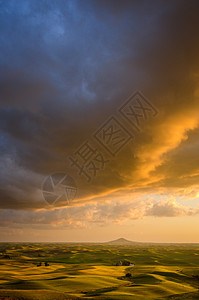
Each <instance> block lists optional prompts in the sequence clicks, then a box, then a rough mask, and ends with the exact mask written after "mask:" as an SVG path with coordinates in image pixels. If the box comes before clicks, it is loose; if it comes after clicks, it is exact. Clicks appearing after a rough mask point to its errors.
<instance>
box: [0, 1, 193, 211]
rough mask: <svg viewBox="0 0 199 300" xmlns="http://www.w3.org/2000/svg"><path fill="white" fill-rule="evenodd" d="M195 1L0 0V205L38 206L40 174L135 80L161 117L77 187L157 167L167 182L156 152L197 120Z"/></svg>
mask: <svg viewBox="0 0 199 300" xmlns="http://www.w3.org/2000/svg"><path fill="white" fill-rule="evenodd" d="M198 6H199V5H198V2H197V1H172V2H169V3H168V2H167V1H150V3H149V1H50V2H48V1H7V2H3V1H1V2H0V7H1V8H0V28H1V35H0V36H1V37H0V49H1V51H0V53H1V54H0V68H1V75H0V125H1V126H0V127H1V135H2V138H1V149H2V150H1V164H2V167H1V174H0V178H1V182H2V188H3V189H2V190H1V191H2V192H1V207H2V208H6V207H7V208H16V209H22V208H24V209H28V208H29V209H32V208H41V207H46V203H45V202H44V201H43V200H42V199H41V193H40V187H41V182H42V180H43V179H44V178H45V176H46V175H48V174H50V173H53V172H56V171H64V170H69V172H71V170H70V169H68V165H67V155H68V154H70V153H71V152H72V151H74V150H76V148H77V147H78V146H79V145H81V143H82V142H83V141H84V140H86V138H87V137H89V136H90V135H91V134H92V133H93V132H94V131H95V129H96V128H98V126H99V125H100V124H101V123H102V122H103V121H104V120H106V118H107V117H108V116H109V115H111V114H112V113H114V112H115V111H116V110H117V107H118V106H119V105H120V104H121V103H122V101H123V100H124V99H125V98H126V97H127V96H128V95H129V93H130V92H131V91H132V90H137V89H141V90H143V91H144V93H145V94H146V96H148V97H149V99H150V100H151V101H152V102H153V103H154V104H155V105H156V106H157V107H158V108H159V111H160V115H159V117H158V118H157V119H156V120H154V121H153V122H152V123H151V124H150V126H148V127H146V130H145V132H143V133H141V134H140V135H139V136H138V137H136V143H134V145H133V146H132V147H131V148H128V149H125V150H124V152H122V153H121V155H119V156H118V159H115V160H113V161H111V162H110V164H109V165H108V167H107V168H106V169H105V171H104V172H103V173H102V174H101V175H100V176H99V177H98V178H97V180H95V181H94V182H93V183H92V184H91V185H86V184H85V183H84V182H83V181H81V180H80V179H79V178H77V181H78V183H79V184H80V186H81V187H82V186H83V192H82V195H81V196H82V197H83V196H92V195H95V196H96V195H98V194H100V193H107V192H109V191H112V190H114V189H117V188H118V189H119V188H125V187H126V186H130V185H132V182H133V183H134V185H135V188H136V187H137V185H138V186H140V185H141V186H142V185H144V184H145V182H143V180H142V179H143V178H145V179H146V178H147V176H149V174H152V176H153V180H154V182H156V184H157V186H160V185H161V184H162V181H161V183H159V182H160V178H161V179H162V176H166V178H164V180H165V182H167V184H165V185H168V186H169V185H170V183H169V182H171V181H173V179H169V178H173V175H172V174H171V172H170V171H168V170H167V168H166V167H165V168H164V164H163V161H164V158H163V156H164V155H166V154H167V152H169V151H170V150H172V149H175V148H176V147H178V146H179V145H180V143H181V141H182V140H183V138H184V135H185V133H186V132H187V130H192V129H194V128H195V127H196V126H197V124H196V123H197V115H196V114H194V112H195V111H196V110H197V108H198V100H197V95H196V85H197V81H198V71H199V70H198V53H199V42H198V39H197V36H198V34H197V33H198V32H197V31H198V25H199V24H198V23H199V21H198V11H199V7H198ZM192 112H193V113H192ZM183 116H185V120H184V119H183ZM175 132H176V134H175ZM166 133H167V134H166ZM169 135H170V136H169ZM190 147H191V146H190ZM182 151H183V150H182ZM134 153H135V155H134V156H133V154H134ZM151 153H153V155H151ZM162 160H163V161H162ZM175 161H176V159H175ZM160 165H162V166H161V167H159V166H160ZM158 167H159V168H158ZM156 168H157V172H156ZM161 168H162V169H161ZM176 168H178V166H176ZM183 169H186V166H184V168H183ZM144 172H148V173H144ZM150 172H151V173H150ZM176 172H177V171H176ZM190 172H191V170H190ZM172 173H173V172H172ZM179 173H180V168H179ZM74 176H77V173H76V174H74ZM132 178H133V179H132ZM150 179H151V177H150V176H149V181H150ZM162 180H163V179H162ZM79 181H80V182H79ZM176 181H177V180H176ZM82 182H83V183H82ZM157 182H158V183H157Z"/></svg>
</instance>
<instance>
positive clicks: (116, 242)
mask: <svg viewBox="0 0 199 300" xmlns="http://www.w3.org/2000/svg"><path fill="white" fill-rule="evenodd" d="M137 243H138V242H134V241H129V240H126V239H124V238H119V239H117V240H114V241H110V242H107V243H106V244H111V245H132V244H137Z"/></svg>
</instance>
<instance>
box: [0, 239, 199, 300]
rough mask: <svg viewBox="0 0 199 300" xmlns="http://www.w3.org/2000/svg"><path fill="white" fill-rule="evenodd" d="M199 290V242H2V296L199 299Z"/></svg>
mask: <svg viewBox="0 0 199 300" xmlns="http://www.w3.org/2000/svg"><path fill="white" fill-rule="evenodd" d="M124 260H125V261H129V262H131V263H133V264H135V265H134V266H123V265H122V266H116V264H117V263H118V262H119V261H124ZM45 263H46V264H45ZM126 274H127V275H126ZM198 288H199V244H146V243H132V244H130V243H129V244H125V243H123V244H120V245H119V244H114V243H104V244H87V243H82V244H78V243H70V244H69V243H51V244H50V243H1V244H0V299H20V300H21V299H22V300H23V299H48V300H51V299H53V300H54V299H122V300H123V299H136V300H139V299H143V300H146V299H199V290H198Z"/></svg>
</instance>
